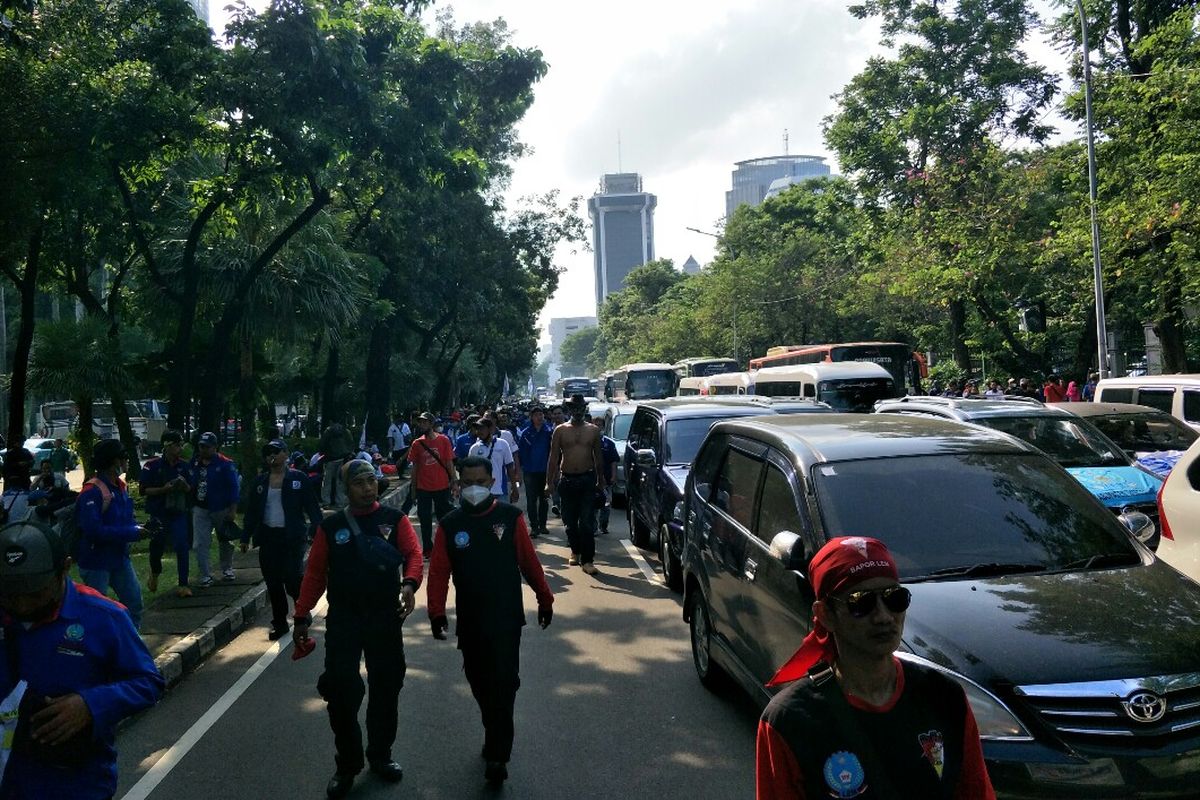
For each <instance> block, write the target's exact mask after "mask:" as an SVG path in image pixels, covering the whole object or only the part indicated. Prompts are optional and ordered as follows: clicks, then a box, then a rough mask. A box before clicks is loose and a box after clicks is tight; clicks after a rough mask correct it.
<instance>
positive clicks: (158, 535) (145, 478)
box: [140, 431, 192, 597]
mask: <svg viewBox="0 0 1200 800" xmlns="http://www.w3.org/2000/svg"><path fill="white" fill-rule="evenodd" d="M162 448H163V453H162V455H161V456H159V457H158V458H152V459H150V460H149V461H147V462H146V463H145V464H143V465H142V474H141V478H140V484H141V491H142V496H143V497H145V498H146V511H148V512H149V513H150V519H151V520H153V522H154V526H153V528H154V530H153V533H151V538H150V591H152V592H156V591H158V577H159V575H161V574H162V556H163V550H164V549H166V546H167V545H168V544H169V545H170V546H171V551H172V552H174V553H175V570H176V574H177V575H178V576H179V586H178V587H177V588H176V589H175V593H176V594H177V595H178V596H179V597H191V596H192V590H191V589H190V588H189V587H188V570H189V567H190V565H191V560H192V542H191V537H189V536H188V495H189V494H190V493H191V491H192V470H191V467H189V466H188V463H187V462H186V461H184V460H183V459H182V458H181V457H180V454H181V453H182V452H183V435H182V434H181V433H180V432H179V431H164V432H163V434H162Z"/></svg>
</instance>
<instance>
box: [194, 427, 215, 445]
mask: <svg viewBox="0 0 1200 800" xmlns="http://www.w3.org/2000/svg"><path fill="white" fill-rule="evenodd" d="M198 444H201V445H210V446H212V447H216V446H217V435H216V434H215V433H213V432H212V431H205V432H204V433H202V434H200V440H199V442H198Z"/></svg>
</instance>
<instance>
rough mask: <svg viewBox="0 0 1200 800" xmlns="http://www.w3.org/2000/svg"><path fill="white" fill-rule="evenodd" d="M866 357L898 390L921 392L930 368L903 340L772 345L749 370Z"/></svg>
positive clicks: (862, 359) (856, 359)
mask: <svg viewBox="0 0 1200 800" xmlns="http://www.w3.org/2000/svg"><path fill="white" fill-rule="evenodd" d="M840 361H867V362H870V363H872V364H878V365H879V366H881V367H883V368H884V369H886V370H887V371H888V373H889V374H890V375H891V376H892V380H893V381H895V385H896V390H897V392H898V393H899V394H904V393H905V391H907V392H908V393H909V394H918V393H920V391H921V381H922V380H923V379H924V378H927V377H928V376H929V368H928V367H927V366H926V364H925V359H924V358H923V357H922V356H921V354H920V353H915V352H913V350H912V348H911V347H909V346H908V345H906V344H904V343H902V342H841V343H838V344H801V345H781V346H779V347H772V348H771V349H769V350H768V351H767V354H766V355H765V356H762V357H760V358H753V359H751V360H750V371H751V372H753V371H754V370H758V369H763V368H764V367H790V366H794V365H797V364H821V363H837V362H840Z"/></svg>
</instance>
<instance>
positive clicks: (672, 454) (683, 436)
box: [663, 417, 721, 464]
mask: <svg viewBox="0 0 1200 800" xmlns="http://www.w3.org/2000/svg"><path fill="white" fill-rule="evenodd" d="M719 419H721V418H720V417H688V418H686V419H669V420H667V446H666V450H665V451H664V452H663V463H665V464H690V463H692V460H693V459H694V458H695V457H696V452H697V451H698V450H699V449H700V443H701V442H703V441H704V437H705V435H706V434H707V433H708V429H709V428H711V427H712V426H713V425H714V424H715V423H716V422H717V421H718V420H719Z"/></svg>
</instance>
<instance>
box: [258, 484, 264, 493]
mask: <svg viewBox="0 0 1200 800" xmlns="http://www.w3.org/2000/svg"><path fill="white" fill-rule="evenodd" d="M258 493H259V494H262V493H263V487H261V486H259V487H258Z"/></svg>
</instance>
